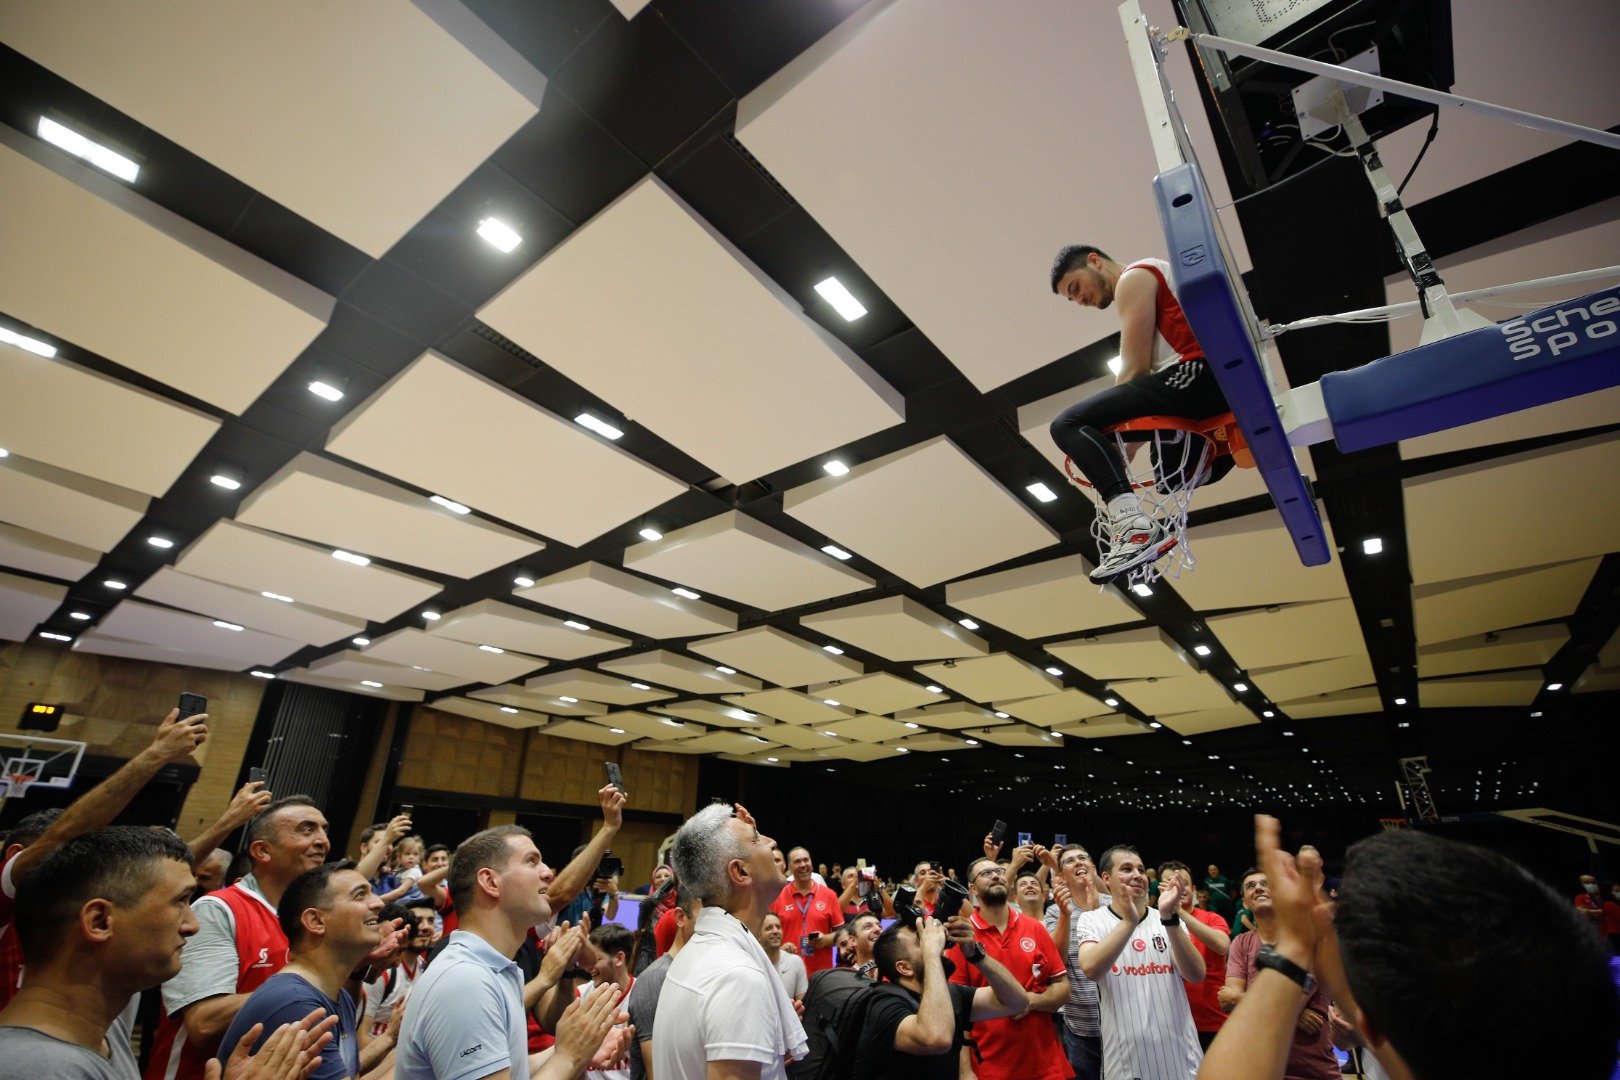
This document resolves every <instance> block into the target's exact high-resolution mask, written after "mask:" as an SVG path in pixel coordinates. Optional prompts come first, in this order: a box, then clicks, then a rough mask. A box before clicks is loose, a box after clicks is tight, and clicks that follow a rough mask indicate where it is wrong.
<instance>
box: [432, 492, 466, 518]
mask: <svg viewBox="0 0 1620 1080" xmlns="http://www.w3.org/2000/svg"><path fill="white" fill-rule="evenodd" d="M428 501H429V502H436V503H438V504H439V505H440V506H442V507H444V508H445V509H446V510H449V511H450V512H451V513H454V514H470V513H472V507H470V506H467V505H466V504H464V503H458V502H456V500H454V499H447V498H445V497H444V496H443V495H429V496H428Z"/></svg>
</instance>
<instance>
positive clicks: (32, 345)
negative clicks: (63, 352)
mask: <svg viewBox="0 0 1620 1080" xmlns="http://www.w3.org/2000/svg"><path fill="white" fill-rule="evenodd" d="M0 341H3V342H5V343H6V344H7V345H13V346H16V347H17V348H19V349H21V350H22V351H23V352H31V353H33V354H34V355H35V356H43V357H45V359H47V360H49V359H50V358H51V357H53V356H55V355H56V346H55V345H47V344H46V343H45V342H43V341H40V340H39V339H38V338H31V337H28V336H27V335H25V334H19V333H17V332H16V331H15V330H7V329H6V328H5V327H3V326H0Z"/></svg>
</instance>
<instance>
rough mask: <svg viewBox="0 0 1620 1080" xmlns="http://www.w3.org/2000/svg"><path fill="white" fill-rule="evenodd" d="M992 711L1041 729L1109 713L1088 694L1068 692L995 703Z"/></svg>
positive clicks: (1106, 707)
mask: <svg viewBox="0 0 1620 1080" xmlns="http://www.w3.org/2000/svg"><path fill="white" fill-rule="evenodd" d="M996 708H997V709H999V710H1001V711H1002V712H1004V713H1008V714H1010V715H1012V716H1016V717H1017V718H1018V719H1020V720H1026V721H1028V722H1029V723H1031V724H1039V725H1040V726H1041V727H1056V726H1058V725H1059V724H1069V723H1073V722H1074V721H1076V720H1080V719H1082V718H1084V717H1087V716H1099V715H1101V714H1103V713H1106V712H1108V711H1110V710H1109V706H1107V705H1104V704H1103V703H1102V702H1100V701H1098V700H1097V699H1096V698H1094V697H1092V696H1091V695H1090V694H1087V693H1084V692H1082V691H1079V690H1074V689H1068V690H1063V691H1060V692H1059V693H1056V694H1047V695H1045V696H1044V697H1032V698H1023V699H1022V700H1019V701H998V702H996Z"/></svg>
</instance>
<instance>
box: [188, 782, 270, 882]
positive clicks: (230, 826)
mask: <svg viewBox="0 0 1620 1080" xmlns="http://www.w3.org/2000/svg"><path fill="white" fill-rule="evenodd" d="M273 798H275V796H274V795H273V794H271V792H270V791H269V789H268V788H266V787H265V786H264V781H262V780H249V781H248V782H247V783H245V784H243V785H242V789H241V790H240V791H238V792H237V793H236V794H235V795H234V796H233V797H232V798H231V802H230V805H229V806H227V807H225V812H224V813H223V814H221V815H220V816H219V820H218V821H216V822H214V823H213V824H212V825H210V826H208V828H207V830H206V831H204V832H203V833H202V834H201V835H199V836H198V837H197V838H196V839H195V840H191V841H188V842H187V844H186V846H187V847H189V848H190V849H191V857H192V859H193V860H194V861H196V862H199V863H200V862H202V861H203V860H204V859H206V858H208V856H209V855H211V854H213V851H214V849H215V848H217V847H219V846H220V845H221V844H223V843H224V842H225V838H226V837H227V836H229V835H231V833H233V832H235V831H236V830H237V829H240V828H241V827H242V826H243V825H246V824H247V823H248V822H250V821H252V820H253V819H254V818H256V817H258V816H259V815H260V814H262V813H263V812H264V808H265V807H267V806H269V805H270V801H271V800H272V799H273Z"/></svg>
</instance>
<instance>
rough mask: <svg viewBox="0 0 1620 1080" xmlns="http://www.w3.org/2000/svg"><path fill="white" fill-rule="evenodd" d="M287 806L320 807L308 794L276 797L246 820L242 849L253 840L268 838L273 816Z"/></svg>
mask: <svg viewBox="0 0 1620 1080" xmlns="http://www.w3.org/2000/svg"><path fill="white" fill-rule="evenodd" d="M289 806H308V807H313V808H314V809H316V810H319V809H320V807H318V806H316V805H315V800H314V799H312V798H310V797H309V796H308V795H288V796H286V797H285V798H281V799H277V800H276V801H275V802H273V803H271V804H270V805H269V806H267V807H265V808H264V812H263V813H261V814H260V815H259V816H258V817H256V818H254V819H253V820H252V821H250V822H248V825H247V834H246V835H245V836H244V837H243V838H242V850H243V851H246V850H247V849H249V848H250V847H252V846H253V844H254V842H255V841H258V840H268V839H270V833H271V830H272V828H273V826H274V824H275V821H274V818H275V816H276V814H277V812H279V811H281V810H284V809H286V808H287V807H289Z"/></svg>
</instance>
